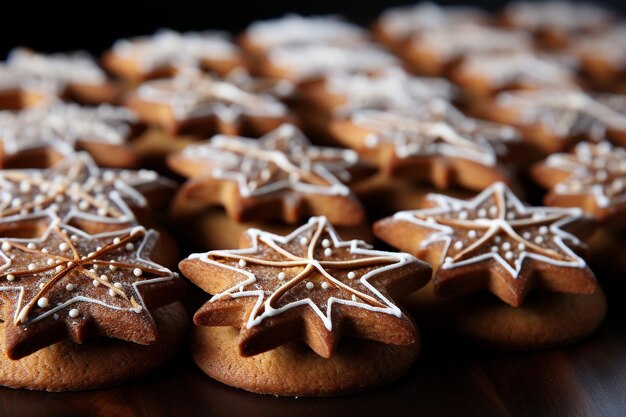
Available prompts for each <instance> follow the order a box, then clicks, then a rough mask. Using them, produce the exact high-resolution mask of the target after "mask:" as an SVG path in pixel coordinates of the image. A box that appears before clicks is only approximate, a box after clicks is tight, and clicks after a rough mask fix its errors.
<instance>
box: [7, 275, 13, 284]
mask: <svg viewBox="0 0 626 417" xmlns="http://www.w3.org/2000/svg"><path fill="white" fill-rule="evenodd" d="M14 280H15V275H13V274H9V275H7V281H9V282H13V281H14Z"/></svg>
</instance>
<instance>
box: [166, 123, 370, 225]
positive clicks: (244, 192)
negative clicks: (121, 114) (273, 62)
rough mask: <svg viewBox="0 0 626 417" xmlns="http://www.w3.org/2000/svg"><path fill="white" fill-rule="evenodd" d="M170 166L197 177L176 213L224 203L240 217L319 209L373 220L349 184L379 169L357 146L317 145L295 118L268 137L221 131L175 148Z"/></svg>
mask: <svg viewBox="0 0 626 417" xmlns="http://www.w3.org/2000/svg"><path fill="white" fill-rule="evenodd" d="M169 165H170V167H171V168H172V169H173V170H174V171H175V172H177V173H179V174H181V175H184V176H186V177H189V178H190V179H189V180H188V181H187V182H186V183H185V184H184V185H183V186H182V188H181V189H180V190H179V192H178V194H177V196H176V200H175V202H174V205H173V212H174V214H175V215H176V216H182V215H183V214H189V213H190V212H194V211H197V210H198V209H201V208H206V207H208V206H211V205H223V206H224V208H225V209H226V211H227V213H228V214H229V216H230V217H231V218H233V219H235V220H237V221H240V222H241V221H276V220H282V221H284V222H287V223H297V222H299V221H300V220H301V219H302V218H303V217H308V216H309V215H312V214H315V215H326V216H328V217H329V219H331V221H333V222H336V223H337V224H341V225H359V224H361V223H362V222H363V221H364V220H365V211H364V209H363V207H362V206H361V204H360V203H359V202H358V200H357V199H356V198H355V197H354V194H353V193H352V192H351V191H350V188H349V187H348V186H347V185H346V183H347V182H350V181H351V180H354V179H359V178H360V177H362V176H363V175H367V174H369V173H370V172H371V169H370V168H369V167H367V166H364V165H363V164H362V163H360V162H359V158H358V156H357V154H356V153H355V152H354V151H351V150H346V149H335V148H322V147H316V146H312V145H311V144H310V143H309V141H308V140H307V138H306V137H305V136H304V135H303V134H302V132H300V131H299V130H298V129H297V128H296V127H295V126H293V125H287V124H286V125H282V126H281V127H279V128H278V129H276V130H274V131H273V132H270V133H268V134H267V135H265V136H263V137H261V138H260V139H247V138H242V137H232V136H226V135H217V136H214V137H213V138H212V139H211V140H209V141H208V142H204V143H198V144H193V145H190V146H188V147H186V148H185V150H184V151H183V152H181V153H180V154H175V155H172V156H171V157H170V158H169Z"/></svg>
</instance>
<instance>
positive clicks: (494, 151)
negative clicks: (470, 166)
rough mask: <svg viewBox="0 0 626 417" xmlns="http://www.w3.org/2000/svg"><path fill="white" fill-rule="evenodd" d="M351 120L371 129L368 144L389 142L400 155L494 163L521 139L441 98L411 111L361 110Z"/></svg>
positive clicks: (514, 133)
mask: <svg viewBox="0 0 626 417" xmlns="http://www.w3.org/2000/svg"><path fill="white" fill-rule="evenodd" d="M350 120H351V121H352V122H353V123H354V124H356V125H358V126H361V127H364V128H366V129H368V130H370V134H369V135H368V138H366V139H367V140H366V143H365V145H366V146H370V147H377V146H379V145H381V144H384V143H389V144H391V145H393V146H394V149H395V154H396V156H397V157H399V158H408V157H411V156H422V155H427V156H437V155H439V156H447V157H454V158H461V159H467V160H471V161H474V162H477V163H479V164H482V165H486V166H495V165H496V164H497V156H498V154H501V153H503V152H504V151H505V150H506V143H510V142H517V141H519V140H520V136H519V133H518V132H517V131H515V130H514V129H512V128H510V127H509V126H503V125H498V124H493V123H489V122H484V121H480V120H475V119H470V118H466V117H465V116H463V115H462V114H461V113H460V112H459V111H458V110H456V109H455V108H454V107H452V106H451V105H450V104H448V103H446V102H445V101H440V100H433V101H430V102H428V103H427V104H426V105H424V106H422V108H417V109H414V111H412V112H402V113H401V112H381V111H375V110H359V111H356V112H354V113H353V114H352V116H351V118H350Z"/></svg>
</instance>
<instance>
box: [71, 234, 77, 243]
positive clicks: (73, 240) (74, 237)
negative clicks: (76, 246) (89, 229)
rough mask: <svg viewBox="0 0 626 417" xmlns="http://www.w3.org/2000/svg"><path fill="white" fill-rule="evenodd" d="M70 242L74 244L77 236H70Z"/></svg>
mask: <svg viewBox="0 0 626 417" xmlns="http://www.w3.org/2000/svg"><path fill="white" fill-rule="evenodd" d="M70 240H71V241H72V242H76V241H77V240H78V236H76V235H72V236H70Z"/></svg>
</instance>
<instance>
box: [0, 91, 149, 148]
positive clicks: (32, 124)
mask: <svg viewBox="0 0 626 417" xmlns="http://www.w3.org/2000/svg"><path fill="white" fill-rule="evenodd" d="M136 123H138V119H137V117H136V116H135V113H134V112H133V111H131V110H129V109H126V108H123V107H114V106H110V105H107V104H102V105H99V106H97V107H83V106H80V105H77V104H65V103H62V102H58V101H55V102H53V103H51V104H50V105H46V106H37V107H33V108H30V109H25V110H22V111H19V112H12V111H6V110H5V111H0V141H2V145H3V152H4V153H5V154H8V155H14V154H17V153H19V152H22V151H26V150H29V149H36V148H53V149H55V150H57V151H58V152H59V153H61V154H65V153H67V152H68V150H71V149H74V148H76V146H77V144H78V143H80V142H83V143H84V142H91V143H99V144H107V145H126V143H127V140H128V139H129V138H130V137H131V136H132V134H133V126H134V125H135V124H136Z"/></svg>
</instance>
